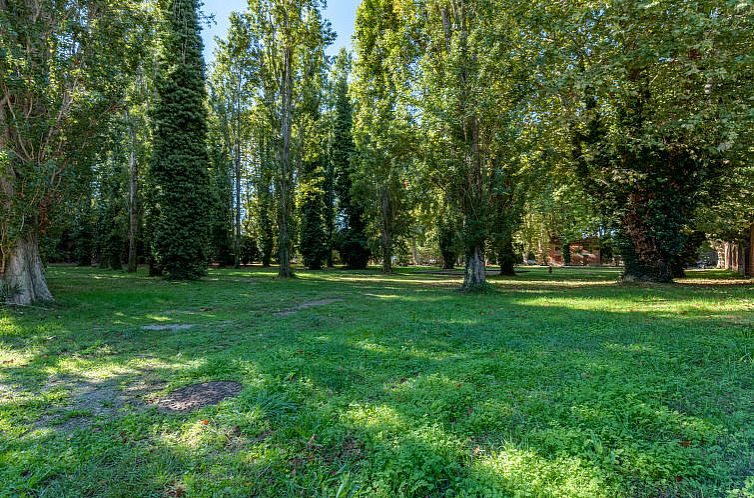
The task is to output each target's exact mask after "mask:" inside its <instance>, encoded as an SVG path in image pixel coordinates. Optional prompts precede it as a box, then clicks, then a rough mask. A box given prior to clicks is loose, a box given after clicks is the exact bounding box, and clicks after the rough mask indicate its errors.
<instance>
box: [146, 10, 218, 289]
mask: <svg viewBox="0 0 754 498" xmlns="http://www.w3.org/2000/svg"><path fill="white" fill-rule="evenodd" d="M197 11H198V4H197V0H170V1H169V2H168V3H167V6H166V7H165V9H164V13H163V14H164V20H163V26H162V27H161V32H160V43H161V53H160V72H159V76H158V78H157V92H156V93H157V95H156V99H155V103H154V109H153V115H152V123H153V126H154V154H153V158H152V164H151V168H150V172H149V173H150V177H151V182H152V183H153V184H154V185H153V187H152V188H153V198H152V202H153V211H152V213H151V214H152V217H153V219H152V220H151V224H152V233H151V236H152V239H151V250H152V257H153V258H154V265H155V267H156V269H157V272H158V273H160V274H162V275H164V276H165V277H167V278H169V279H196V278H200V277H202V276H203V275H205V273H206V270H207V263H208V254H207V249H208V248H207V237H208V229H209V220H208V216H207V214H208V209H209V207H210V196H209V194H210V185H209V169H208V168H209V156H208V152H207V144H206V140H207V108H206V107H205V100H206V97H207V94H206V89H205V81H204V60H203V56H202V49H203V44H202V39H201V37H200V35H199V31H200V27H199V22H198V18H197V15H198V13H197Z"/></svg>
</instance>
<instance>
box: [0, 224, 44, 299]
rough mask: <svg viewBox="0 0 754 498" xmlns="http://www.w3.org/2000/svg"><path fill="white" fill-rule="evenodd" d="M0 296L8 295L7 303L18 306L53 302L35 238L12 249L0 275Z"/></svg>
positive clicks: (27, 239) (24, 241) (26, 240)
mask: <svg viewBox="0 0 754 498" xmlns="http://www.w3.org/2000/svg"><path fill="white" fill-rule="evenodd" d="M0 294H6V296H5V299H6V301H7V302H8V303H10V304H17V305H26V304H31V303H34V302H36V301H52V294H51V293H50V290H49V289H48V288H47V281H46V280H45V276H44V268H43V266H42V260H41V258H40V257H39V244H38V242H37V240H36V239H35V238H32V237H28V238H26V239H23V240H19V241H17V242H16V243H15V244H14V245H13V246H12V247H11V249H10V255H9V257H8V259H7V263H6V266H5V268H4V272H3V273H2V275H0Z"/></svg>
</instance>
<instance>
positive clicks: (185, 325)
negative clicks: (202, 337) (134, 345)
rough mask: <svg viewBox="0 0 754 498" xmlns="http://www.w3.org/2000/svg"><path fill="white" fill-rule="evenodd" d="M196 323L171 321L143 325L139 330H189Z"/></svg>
mask: <svg viewBox="0 0 754 498" xmlns="http://www.w3.org/2000/svg"><path fill="white" fill-rule="evenodd" d="M195 326H196V325H194V324H192V323H172V324H167V325H144V326H143V327H142V328H141V330H148V331H151V332H161V331H170V332H180V331H181V330H189V329H192V328H194V327H195Z"/></svg>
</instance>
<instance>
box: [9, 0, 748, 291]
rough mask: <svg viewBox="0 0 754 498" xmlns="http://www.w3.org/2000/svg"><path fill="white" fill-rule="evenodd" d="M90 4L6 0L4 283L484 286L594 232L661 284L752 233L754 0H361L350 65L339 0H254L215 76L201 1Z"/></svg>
mask: <svg viewBox="0 0 754 498" xmlns="http://www.w3.org/2000/svg"><path fill="white" fill-rule="evenodd" d="M90 4H91V5H89V6H87V7H82V6H80V5H79V4H78V3H75V2H73V3H65V2H64V3H60V2H51V1H49V2H37V1H32V0H26V1H21V0H0V7H2V14H1V17H0V23H2V24H0V38H2V46H3V47H8V48H7V49H4V50H5V51H4V52H3V58H2V61H1V62H0V64H2V66H1V67H0V71H2V77H3V86H2V94H0V103H1V104H2V105H0V120H2V123H3V130H4V132H3V135H2V137H1V138H0V140H1V141H0V168H2V169H0V171H2V172H3V173H2V174H0V187H2V188H0V195H1V196H2V197H0V202H2V203H3V205H4V206H5V209H4V211H3V218H2V219H1V220H0V227H1V228H2V230H0V249H1V251H0V256H1V257H0V260H2V266H0V274H2V276H3V284H2V285H3V287H2V288H3V290H2V292H3V293H4V295H5V296H6V299H8V300H13V301H16V302H23V301H30V300H34V299H37V298H47V297H49V292H48V291H47V290H46V286H45V285H44V277H43V274H42V271H41V262H42V260H43V259H46V260H68V261H75V262H77V263H79V264H83V265H90V264H99V265H101V266H103V267H110V268H114V269H119V268H121V267H123V266H125V267H126V268H127V269H128V270H129V271H135V270H136V266H137V264H138V263H140V262H141V263H147V264H149V267H150V271H151V274H153V275H163V276H166V277H168V278H198V277H201V276H202V275H203V274H204V272H205V271H206V268H207V266H208V265H209V264H212V263H217V264H220V265H227V266H230V265H235V266H239V265H241V264H248V263H261V264H263V265H265V266H270V265H273V264H275V265H277V266H278V268H279V273H280V275H281V276H282V277H288V276H291V275H292V274H293V266H292V263H294V262H299V263H301V264H302V265H303V266H305V267H307V268H311V269H319V268H323V267H327V266H332V265H335V264H342V265H344V266H346V267H348V268H352V269H358V268H364V267H366V265H367V264H368V263H369V262H370V261H373V262H375V263H380V264H381V265H382V269H383V271H385V272H390V271H391V270H392V265H393V264H394V263H395V262H414V263H421V262H439V263H441V264H443V265H444V266H445V267H446V268H452V267H454V266H455V265H456V264H458V263H461V264H463V265H464V266H465V268H466V271H465V273H464V287H465V288H469V289H470V288H475V287H478V286H482V285H484V282H485V264H486V263H488V262H494V263H496V264H499V265H500V271H501V272H502V273H504V274H512V273H513V266H514V264H517V263H519V262H521V261H523V260H524V259H530V258H532V257H534V258H536V259H538V260H539V262H548V261H550V260H551V256H552V253H553V251H554V250H557V251H562V260H563V261H564V262H565V263H568V262H569V260H570V258H571V249H570V243H571V242H576V243H578V242H580V241H584V240H593V241H597V244H599V245H600V246H601V250H602V253H603V256H605V257H606V258H607V259H612V258H618V257H619V258H620V261H622V262H623V264H624V265H625V277H626V278H627V279H639V280H649V281H661V282H667V281H670V280H672V278H674V277H676V276H679V275H681V274H682V272H683V269H684V267H686V265H687V264H688V263H689V262H693V261H695V260H696V258H697V257H698V253H699V248H700V246H701V245H702V244H704V243H709V242H710V241H727V242H732V243H740V244H743V245H745V244H747V243H748V241H749V238H750V236H751V226H752V222H753V221H754V209H752V202H751V198H752V194H753V193H754V183H753V180H754V178H753V177H752V156H753V155H754V151H753V149H752V147H753V146H752V136H754V134H753V133H752V131H753V129H754V128H753V125H752V123H753V121H754V111H753V108H754V37H752V36H751V33H752V28H754V26H753V24H754V22H753V19H754V6H753V5H752V2H751V1H727V0H715V1H695V2H675V1H669V0H666V1H661V0H658V1H645V2H623V1H611V2H593V1H575V2H544V1H542V2H538V1H536V0H535V1H534V2H532V1H528V2H521V1H518V0H418V1H417V0H364V1H363V2H362V3H361V5H360V7H359V10H358V16H357V25H356V30H355V39H354V47H355V53H354V54H349V53H347V52H346V51H342V52H341V53H340V54H338V55H337V56H336V57H330V56H328V55H327V51H326V49H327V47H328V46H329V45H330V44H331V43H332V41H333V39H334V36H335V35H334V33H333V32H332V30H331V28H330V25H329V23H328V21H327V20H325V19H323V17H322V10H323V2H322V1H320V0H250V1H249V4H248V8H247V9H246V10H245V11H243V12H239V13H234V14H233V15H232V16H231V18H230V29H229V33H228V35H227V37H226V39H224V40H221V41H220V43H219V44H218V49H217V51H216V53H215V57H214V62H213V64H212V65H211V66H210V67H209V68H208V69H207V70H206V73H205V67H204V63H203V61H202V42H201V38H200V37H199V32H200V25H201V23H202V19H201V18H200V12H199V10H198V5H197V2H196V1H192V0H161V1H157V2H151V1H146V0H142V1H137V0H131V1H127V0H109V1H94V2H90ZM40 9H41V10H40ZM40 12H43V13H44V15H41V14H40ZM45 46H47V47H49V46H53V47H54V49H52V50H47V49H45V48H44V47H45ZM38 247H41V254H40V251H39V250H38ZM749 252H751V251H749Z"/></svg>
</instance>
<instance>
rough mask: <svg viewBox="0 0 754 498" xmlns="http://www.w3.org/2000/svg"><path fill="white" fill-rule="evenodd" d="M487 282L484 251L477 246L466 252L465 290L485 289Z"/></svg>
mask: <svg viewBox="0 0 754 498" xmlns="http://www.w3.org/2000/svg"><path fill="white" fill-rule="evenodd" d="M486 281H487V273H486V265H485V261H484V249H483V248H482V247H481V246H475V247H472V248H470V249H469V250H467V252H466V272H465V273H464V275H463V287H462V289H463V290H466V291H471V290H475V289H479V288H480V287H483V286H484V285H485V283H486Z"/></svg>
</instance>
